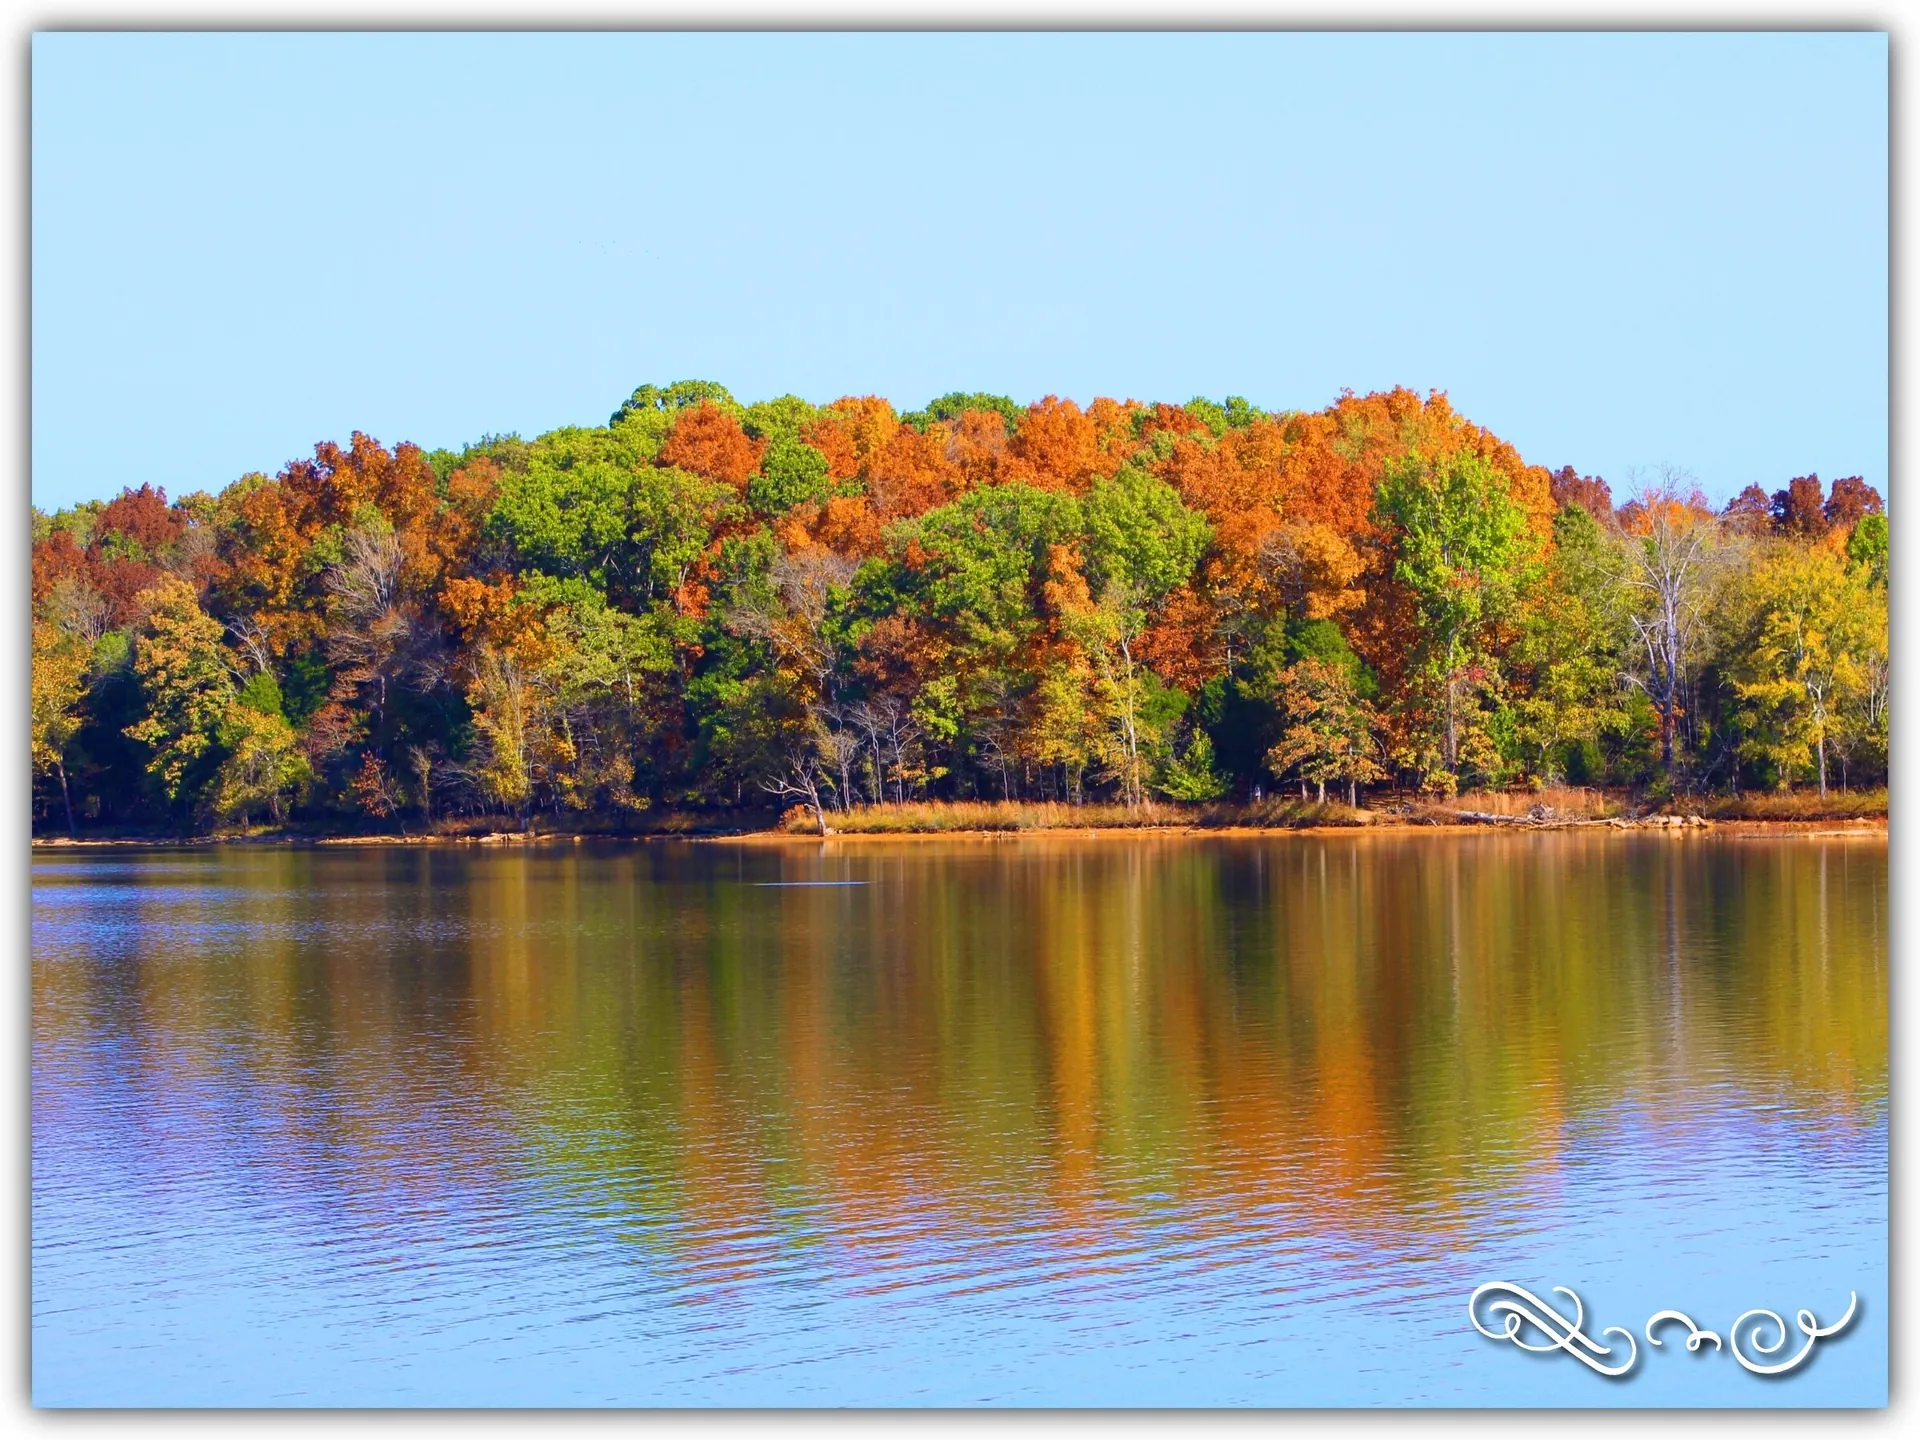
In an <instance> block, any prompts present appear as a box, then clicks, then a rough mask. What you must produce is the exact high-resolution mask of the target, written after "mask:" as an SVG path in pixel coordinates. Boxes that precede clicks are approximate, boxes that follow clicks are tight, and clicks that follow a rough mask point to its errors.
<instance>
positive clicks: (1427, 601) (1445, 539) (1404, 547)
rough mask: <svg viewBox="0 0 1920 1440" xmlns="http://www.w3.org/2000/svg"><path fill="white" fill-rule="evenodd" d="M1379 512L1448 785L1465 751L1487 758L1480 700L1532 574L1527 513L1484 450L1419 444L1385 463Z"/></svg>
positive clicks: (1493, 680) (1494, 679) (1491, 683)
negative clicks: (1498, 631)
mask: <svg viewBox="0 0 1920 1440" xmlns="http://www.w3.org/2000/svg"><path fill="white" fill-rule="evenodd" d="M1373 516H1374V523H1375V524H1376V525H1378V526H1380V527H1381V528H1382V529H1383V530H1384V531H1385V532H1386V533H1387V534H1388V535H1390V536H1391V537H1392V544H1393V578H1394V579H1395V580H1396V581H1397V582H1398V583H1399V584H1401V585H1402V586H1404V587H1406V590H1407V592H1408V594H1409V595H1410V597H1411V599H1412V601H1413V606H1414V611H1415V615H1416V617H1417V620H1418V636H1417V642H1416V646H1415V670H1414V676H1413V678H1414V681H1415V683H1416V688H1417V689H1418V690H1419V691H1421V692H1422V694H1421V696H1420V698H1421V699H1423V700H1424V701H1425V702H1426V703H1427V705H1428V706H1429V707H1430V709H1431V712H1432V713H1433V714H1434V716H1435V717H1436V720H1437V726H1438V734H1437V735H1436V736H1435V737H1434V738H1435V739H1437V740H1438V746H1437V759H1438V765H1439V767H1440V769H1441V770H1443V771H1444V772H1445V779H1446V782H1447V785H1448V786H1449V788H1451V787H1453V786H1454V785H1455V784H1457V781H1458V777H1459V773H1460V770H1461V768H1462V760H1463V758H1469V759H1474V760H1475V761H1476V762H1477V763H1480V764H1485V763H1486V762H1485V761H1484V760H1482V759H1480V758H1479V757H1480V756H1482V755H1485V754H1487V753H1488V752H1489V751H1490V750H1491V746H1490V745H1489V744H1488V737H1487V736H1486V735H1485V733H1484V728H1483V727H1484V715H1483V713H1482V711H1481V709H1480V706H1479V704H1478V701H1479V698H1480V696H1482V695H1484V694H1485V693H1487V692H1488V691H1490V690H1492V689H1494V688H1495V687H1496V686H1497V684H1498V674H1499V671H1498V664H1497V661H1496V658H1495V656H1494V654H1493V653H1492V648H1491V639H1492V630H1493V627H1494V625H1495V624H1496V623H1497V622H1498V621H1501V620H1503V619H1505V618H1506V617H1507V616H1508V615H1509V613H1510V612H1511V611H1512V609H1513V605H1514V601H1515V597H1516V595H1517V594H1518V592H1519V590H1520V588H1521V587H1522V585H1523V584H1524V583H1525V582H1526V581H1527V579H1528V578H1529V564H1528V561H1529V558H1530V554H1531V548H1532V547H1531V546H1530V545H1529V543H1528V538H1529V537H1528V534H1527V521H1526V514H1525V512H1524V511H1522V510H1521V508H1520V507H1519V506H1518V505H1517V504H1515V503H1514V501H1513V498H1512V497H1511V496H1510V495H1509V494H1508V493H1507V483H1506V480H1505V477H1503V476H1502V475H1501V474H1500V472H1499V471H1497V470H1495V469H1494V468H1493V467H1492V466H1491V465H1489V464H1488V463H1487V462H1486V461H1485V460H1482V459H1481V458H1480V457H1479V456H1477V455H1469V454H1457V455H1452V456H1449V457H1447V458H1446V459H1444V460H1440V461H1432V460H1428V459H1426V458H1425V457H1423V456H1421V455H1420V454H1418V453H1417V452H1416V453H1414V454H1412V455H1409V456H1407V457H1406V458H1405V459H1403V460H1400V461H1397V462H1395V463H1393V464H1391V465H1389V466H1388V467H1387V472H1386V476H1385V478H1384V479H1383V480H1382V481H1381V484H1380V487H1379V490H1378V492H1377V494H1376V496H1375V499H1374V509H1373ZM1469 752H1472V753H1471V754H1469Z"/></svg>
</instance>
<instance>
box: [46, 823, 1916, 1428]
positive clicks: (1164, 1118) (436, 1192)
mask: <svg viewBox="0 0 1920 1440" xmlns="http://www.w3.org/2000/svg"><path fill="white" fill-rule="evenodd" d="M1887 885H1888V867H1887V846H1886V840H1885V836H1884V833H1883V834H1881V835H1878V836H1875V837H1845V836H1836V837H1820V836H1808V835H1780V836H1766V837H1752V836H1744V835H1731V834H1720V833H1709V834H1707V835H1694V834H1688V835H1665V834H1657V833H1630V834H1620V833H1605V834H1594V833H1591V832H1559V833H1549V834H1531V835H1514V834H1502V833H1495V832H1488V833H1484V834H1479V833H1470V834H1419V833H1405V832H1401V833H1396V834H1355V835H1280V836H1274V837H1271V838H1266V837H1259V838H1229V837H1221V838H1193V837H1177V836H1161V837H1150V836H1134V837H1127V838H1051V837H1022V838H1009V839H1001V840H905V841H826V842H819V843H792V844H787V843H782V844H768V843H752V842H740V843H733V842H719V843H697V842H684V841H680V842H662V843H653V844H633V845H615V844H611V843H609V844H604V845H601V844H576V845H553V846H541V847H534V848H527V849H521V848H518V847H486V848H481V847H471V846H469V847H392V848H384V847H383V848H364V847H362V848H350V847H322V848H305V849H296V848H288V847H273V848H270V847H202V848H180V849H153V850H118V849H114V850H109V849H91V850H89V849H75V850H66V851H41V852H36V854H35V856H34V865H33V903H32V915H33V1033H32V1055H33V1101H32V1114H33V1180H32V1223H33V1235H32V1256H33V1277H32V1307H33V1360H32V1368H33V1392H34V1400H35V1402H36V1403H37V1404H39V1405H43V1406H44V1405H53V1406H71V1405H116V1406H118V1405H132V1406H180V1405H185V1406H225V1405H247V1406H257V1405H267V1406H273V1405H300V1406H312V1405H381V1406H407V1405H447V1404H461V1405H514V1406H554V1405H596V1406H597V1405H671V1406H702V1405H747V1406H757V1405H849V1404H851V1405H908V1406H912V1405H941V1406H949V1405H959V1406H973V1405H1002V1406H1023V1405H1167V1406H1208V1405H1258V1406H1309V1405H1310V1406H1323V1405H1399V1404H1418V1405H1781V1404H1786V1405H1836V1404H1837V1405H1878V1404H1883V1403H1885V1397H1886V1389H1887V1310H1888V1299H1887V1297H1888V1279H1887V1127H1888V1120H1887V1112H1888V1086H1887V1021H1888V891H1887ZM1494 1280H1503V1281H1508V1282H1512V1283H1514V1284H1517V1285H1521V1286H1525V1287H1526V1288H1528V1289H1530V1290H1533V1291H1534V1292H1536V1293H1537V1294H1539V1295H1541V1296H1543V1297H1546V1298H1549V1299H1551V1298H1553V1291H1552V1287H1553V1286H1556V1285H1563V1286H1568V1287H1571V1288H1572V1289H1573V1290H1575V1291H1576V1292H1577V1293H1578V1295H1579V1297H1580V1299H1581V1301H1582V1302H1583V1303H1584V1305H1585V1307H1586V1310H1585V1313H1586V1315H1587V1317H1589V1319H1588V1324H1587V1330H1588V1333H1590V1334H1593V1335H1595V1337H1596V1338H1598V1336H1599V1332H1600V1330H1601V1329H1602V1327H1605V1326H1616V1325H1617V1326H1621V1327H1625V1328H1627V1329H1630V1330H1633V1331H1636V1332H1638V1331H1639V1330H1640V1329H1641V1327H1642V1326H1643V1325H1644V1324H1645V1322H1646V1320H1647V1318H1648V1317H1649V1316H1651V1315H1652V1314H1654V1312H1656V1311H1658V1310H1661V1309H1667V1308H1674V1309H1679V1310H1682V1311H1684V1312H1686V1313H1687V1314H1688V1315H1689V1316H1691V1317H1692V1319H1693V1320H1694V1321H1696V1322H1697V1323H1698V1324H1699V1325H1700V1326H1702V1327H1705V1328H1709V1329H1712V1330H1714V1331H1716V1332H1719V1333H1721V1334H1723V1335H1724V1334H1725V1333H1726V1331H1727V1329H1728V1327H1729V1326H1730V1325H1731V1323H1732V1322H1733V1320H1734V1318H1735V1317H1736V1316H1737V1315H1739V1314H1740V1313H1741V1312H1743V1311H1747V1310H1750V1309H1753V1308H1756V1307H1765V1308H1768V1309H1772V1310H1774V1311H1778V1312H1780V1313H1782V1314H1783V1315H1785V1316H1787V1317H1789V1319H1788V1322H1787V1323H1788V1325H1789V1326H1791V1324H1792V1319H1791V1317H1792V1316H1793V1315H1794V1312H1795V1311H1796V1310H1798V1309H1801V1308H1803V1307H1805V1308H1809V1309H1811V1310H1812V1311H1813V1312H1814V1313H1815V1315H1816V1316H1817V1317H1818V1320H1819V1321H1820V1322H1821V1323H1822V1324H1827V1323H1830V1322H1831V1321H1833V1320H1835V1319H1838V1318H1839V1316H1840V1314H1841V1312H1842V1311H1843V1310H1844V1309H1845V1308H1846V1306H1847V1303H1848V1297H1849V1294H1850V1293H1857V1295H1858V1297H1859V1313H1858V1314H1857V1315H1856V1316H1855V1318H1854V1319H1853V1321H1852V1323H1851V1324H1850V1326H1849V1327H1848V1328H1847V1329H1846V1330H1845V1331H1843V1332H1841V1333H1840V1334H1839V1335H1837V1336H1835V1337H1833V1338H1831V1339H1827V1340H1823V1341H1822V1342H1821V1343H1820V1345H1819V1347H1818V1349H1817V1351H1816V1353H1815V1354H1814V1355H1813V1357H1812V1358H1811V1360H1810V1361H1809V1362H1808V1363H1807V1364H1805V1365H1804V1366H1802V1367H1801V1368H1799V1369H1797V1370H1795V1371H1794V1372H1792V1373H1791V1374H1788V1375H1784V1376H1780V1377H1777V1378H1771V1379H1768V1378H1761V1377H1759V1376H1756V1375H1753V1374H1750V1373H1748V1372H1746V1371H1745V1370H1744V1369H1742V1368H1741V1367H1740V1366H1739V1365H1737V1364H1736V1363H1735V1361H1734V1360H1733V1359H1732V1358H1730V1357H1729V1356H1728V1355H1727V1354H1726V1353H1724V1352H1723V1351H1722V1352H1716V1351H1715V1350H1714V1349H1713V1348H1712V1347H1702V1349H1701V1350H1700V1351H1699V1352H1698V1353H1692V1354H1690V1353H1688V1352H1687V1351H1686V1350H1685V1349H1684V1348H1683V1346H1682V1344H1681V1343H1680V1342H1681V1341H1682V1340H1683V1339H1684V1338H1685V1332H1684V1330H1683V1329H1682V1328H1680V1327H1678V1326H1675V1327H1673V1328H1672V1329H1671V1330H1670V1331H1669V1332H1668V1333H1667V1334H1666V1335H1665V1337H1664V1339H1665V1342H1666V1343H1665V1344H1664V1346H1663V1347H1662V1348H1660V1349H1657V1350H1656V1349H1651V1348H1649V1347H1647V1346H1646V1344H1645V1342H1644V1337H1642V1339H1641V1341H1640V1342H1639V1363H1638V1365H1637V1366H1636V1368H1635V1369H1634V1370H1633V1372H1632V1373H1631V1374H1630V1376H1629V1377H1628V1378H1626V1379H1622V1380H1609V1379H1607V1378H1604V1377H1602V1376H1600V1375H1598V1374H1596V1373H1594V1372H1592V1371H1590V1370H1588V1369H1586V1368H1584V1367H1583V1366H1581V1365H1580V1364H1578V1363H1576V1362H1575V1361H1574V1360H1573V1359H1572V1358H1570V1357H1569V1356H1568V1355H1566V1354H1547V1355H1539V1356H1535V1355H1528V1354H1524V1353H1522V1352H1521V1351H1520V1350H1518V1349H1516V1348H1515V1347H1514V1346H1513V1345H1510V1344H1507V1343H1505V1342H1503V1341H1499V1340H1492V1339H1487V1338H1483V1337H1482V1336H1481V1335H1480V1334H1478V1333H1476V1331H1475V1330H1474V1328H1473V1326H1472V1325H1471V1323H1470V1322H1469V1318H1468V1310H1467V1302H1468V1297H1469V1296H1470V1295H1471V1294H1472V1292H1473V1290H1474V1289H1475V1287H1476V1286H1478V1285H1479V1284H1481V1283H1482V1282H1486V1281H1494ZM1792 1339H1793V1342H1794V1343H1795V1344H1797V1343H1798V1340H1799V1336H1798V1333H1797V1332H1796V1333H1794V1334H1793V1337H1792ZM1601 1343H1603V1344H1608V1343H1612V1342H1609V1341H1601ZM1789 1348H1792V1346H1790V1347H1789ZM1783 1353H1784V1352H1783Z"/></svg>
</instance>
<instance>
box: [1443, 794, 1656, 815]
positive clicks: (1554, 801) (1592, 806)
mask: <svg viewBox="0 0 1920 1440" xmlns="http://www.w3.org/2000/svg"><path fill="white" fill-rule="evenodd" d="M1538 807H1545V810H1546V813H1547V815H1548V816H1549V817H1550V818H1552V819H1556V820H1610V819H1612V818H1613V817H1614V816H1616V815H1624V814H1625V813H1627V808H1628V807H1627V805H1626V804H1625V802H1623V801H1622V800H1621V798H1620V797H1619V796H1617V795H1609V794H1608V793H1607V792H1606V791H1604V790H1590V789H1587V788H1585V787H1582V786H1568V785H1549V786H1547V787H1545V788H1544V789H1540V790H1470V791H1467V792H1466V793H1464V794H1461V795H1456V796H1455V797H1454V798H1453V799H1451V800H1447V801H1441V802H1437V803H1436V804H1435V805H1434V807H1433V808H1435V809H1437V810H1477V811H1479V812H1480V813H1482V814H1484V815H1533V814H1537V813H1539V810H1538Z"/></svg>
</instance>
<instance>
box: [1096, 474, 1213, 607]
mask: <svg viewBox="0 0 1920 1440" xmlns="http://www.w3.org/2000/svg"><path fill="white" fill-rule="evenodd" d="M1081 516H1082V523H1083V524H1084V526H1085V528H1086V535H1087V543H1086V557H1087V583H1088V585H1089V586H1090V587H1091V589H1092V591H1093V593H1094V594H1096V595H1098V594H1100V593H1101V592H1102V591H1104V590H1105V589H1106V588H1107V587H1108V586H1110V585H1116V584H1117V585H1119V586H1121V587H1123V588H1124V589H1126V590H1128V591H1131V592H1133V593H1134V594H1136V595H1138V596H1140V597H1141V598H1142V599H1143V600H1145V601H1147V602H1153V601H1158V600H1159V599H1161V598H1162V597H1163V596H1165V595H1166V594H1167V593H1168V592H1170V591H1172V590H1174V589H1176V588H1177V587H1179V586H1181V585H1183V584H1185V583H1186V582H1187V580H1188V578H1189V577H1190V576H1191V575H1192V574H1193V571H1194V567H1195V566H1196V565H1198V564H1199V563H1200V557H1201V556H1202V555H1203V554H1204V553H1205V552H1206V548H1207V544H1208V542H1209V541H1211V540H1212V538H1213V528H1212V526H1210V525H1209V524H1208V523H1207V517H1206V516H1205V515H1202V514H1201V513H1200V512H1199V511H1197V510H1190V509H1188V508H1187V507H1186V505H1184V504H1183V503H1181V500H1180V494H1179V492H1178V491H1177V490H1175V489H1174V488H1173V487H1172V486H1171V485H1169V484H1167V482H1166V481H1164V480H1162V479H1160V478H1158V477H1157V476H1154V475H1149V474H1148V473H1147V472H1146V471H1144V470H1136V469H1134V468H1132V467H1131V466H1123V467H1122V468H1121V469H1120V470H1119V471H1117V472H1116V473H1115V474H1114V475H1113V476H1112V477H1111V478H1108V479H1102V480H1096V481H1095V482H1094V484H1093V488H1092V489H1091V490H1089V491H1088V492H1087V494H1086V497H1085V498H1084V499H1083V500H1082V501H1081Z"/></svg>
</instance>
